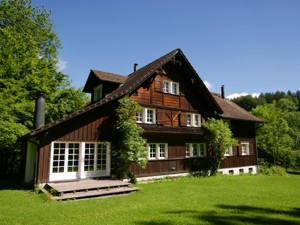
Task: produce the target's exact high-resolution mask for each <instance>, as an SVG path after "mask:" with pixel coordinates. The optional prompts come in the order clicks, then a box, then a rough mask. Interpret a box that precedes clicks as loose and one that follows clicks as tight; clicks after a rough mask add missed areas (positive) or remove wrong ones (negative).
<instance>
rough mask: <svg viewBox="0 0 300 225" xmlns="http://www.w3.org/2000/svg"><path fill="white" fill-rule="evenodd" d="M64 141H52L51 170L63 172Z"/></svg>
mask: <svg viewBox="0 0 300 225" xmlns="http://www.w3.org/2000/svg"><path fill="white" fill-rule="evenodd" d="M65 151H66V143H54V147H53V162H52V172H53V173H63V172H64V167H65Z"/></svg>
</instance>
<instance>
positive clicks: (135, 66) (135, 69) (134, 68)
mask: <svg viewBox="0 0 300 225" xmlns="http://www.w3.org/2000/svg"><path fill="white" fill-rule="evenodd" d="M137 67H138V64H137V63H135V64H134V67H133V72H135V71H137Z"/></svg>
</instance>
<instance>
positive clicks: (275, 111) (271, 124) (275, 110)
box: [252, 101, 293, 166]
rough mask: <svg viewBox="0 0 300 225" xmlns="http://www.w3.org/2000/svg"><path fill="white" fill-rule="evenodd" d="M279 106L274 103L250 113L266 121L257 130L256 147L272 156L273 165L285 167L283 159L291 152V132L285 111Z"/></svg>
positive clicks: (259, 107)
mask: <svg viewBox="0 0 300 225" xmlns="http://www.w3.org/2000/svg"><path fill="white" fill-rule="evenodd" d="M279 105H280V104H277V103H276V102H275V101H274V102H273V103H271V104H266V105H262V106H258V107H257V108H255V109H253V110H252V113H253V114H254V115H255V116H258V117H260V118H262V119H264V120H266V121H267V122H266V123H265V124H264V125H263V126H261V127H260V128H259V129H258V130H257V133H256V135H257V146H258V147H259V148H261V149H264V150H266V151H267V152H268V153H270V154H271V155H272V156H273V158H274V162H273V163H274V164H279V165H283V166H286V165H284V164H287V162H286V161H287V160H285V159H286V157H288V155H289V153H290V151H291V150H292V149H291V146H292V143H293V139H292V138H291V136H290V135H289V133H290V131H291V130H290V127H289V125H288V123H287V121H286V119H285V110H283V108H282V107H280V106H279Z"/></svg>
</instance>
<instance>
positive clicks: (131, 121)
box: [112, 97, 147, 179]
mask: <svg viewBox="0 0 300 225" xmlns="http://www.w3.org/2000/svg"><path fill="white" fill-rule="evenodd" d="M140 110H141V108H140V106H139V104H138V103H137V102H135V101H133V100H131V99H130V98H128V97H125V98H123V99H122V100H121V102H120V105H119V106H118V108H117V109H116V116H117V121H116V124H115V126H114V129H113V142H112V162H113V164H114V165H113V171H112V172H113V173H114V174H115V175H116V176H117V178H118V179H123V178H124V177H125V175H126V174H131V176H132V172H130V171H129V167H130V165H131V164H132V163H133V162H136V163H137V164H138V165H139V166H141V167H142V168H145V167H146V164H147V160H146V157H147V149H146V139H144V138H143V137H142V136H141V135H142V133H143V129H142V128H141V127H139V126H138V125H137V124H136V120H135V115H136V113H137V112H138V111H140ZM129 172H130V173H129Z"/></svg>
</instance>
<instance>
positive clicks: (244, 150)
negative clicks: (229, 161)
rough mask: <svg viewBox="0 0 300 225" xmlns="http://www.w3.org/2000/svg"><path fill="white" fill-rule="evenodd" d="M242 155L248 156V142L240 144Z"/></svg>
mask: <svg viewBox="0 0 300 225" xmlns="http://www.w3.org/2000/svg"><path fill="white" fill-rule="evenodd" d="M241 148H242V155H250V144H249V142H246V141H243V142H241Z"/></svg>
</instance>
